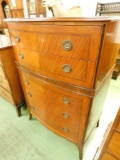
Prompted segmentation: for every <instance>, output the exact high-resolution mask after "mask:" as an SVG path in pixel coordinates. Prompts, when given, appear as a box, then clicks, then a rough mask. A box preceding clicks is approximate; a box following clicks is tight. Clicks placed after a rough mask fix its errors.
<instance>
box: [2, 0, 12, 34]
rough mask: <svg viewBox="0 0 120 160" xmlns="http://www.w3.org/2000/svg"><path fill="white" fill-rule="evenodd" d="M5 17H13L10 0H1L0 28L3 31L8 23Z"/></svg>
mask: <svg viewBox="0 0 120 160" xmlns="http://www.w3.org/2000/svg"><path fill="white" fill-rule="evenodd" d="M5 18H11V12H10V6H9V2H8V0H0V19H1V21H0V29H1V30H2V31H3V30H4V29H5V28H7V25H6V23H5V22H4V21H3V20H4V19H5Z"/></svg>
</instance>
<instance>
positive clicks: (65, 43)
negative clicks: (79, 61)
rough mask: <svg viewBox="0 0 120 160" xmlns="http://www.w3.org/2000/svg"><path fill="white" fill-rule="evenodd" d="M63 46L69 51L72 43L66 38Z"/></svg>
mask: <svg viewBox="0 0 120 160" xmlns="http://www.w3.org/2000/svg"><path fill="white" fill-rule="evenodd" d="M62 47H63V49H64V50H66V51H69V50H71V49H72V43H71V42H70V41H68V40H64V41H63V43H62Z"/></svg>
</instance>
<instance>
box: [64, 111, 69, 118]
mask: <svg viewBox="0 0 120 160" xmlns="http://www.w3.org/2000/svg"><path fill="white" fill-rule="evenodd" d="M62 115H63V117H64V118H69V117H70V116H69V114H67V113H65V112H64V113H63V114H62Z"/></svg>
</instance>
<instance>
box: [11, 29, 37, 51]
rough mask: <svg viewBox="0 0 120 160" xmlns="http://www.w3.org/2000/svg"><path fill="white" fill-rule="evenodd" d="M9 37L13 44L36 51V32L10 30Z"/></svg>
mask: <svg viewBox="0 0 120 160" xmlns="http://www.w3.org/2000/svg"><path fill="white" fill-rule="evenodd" d="M11 39H12V44H13V45H16V46H18V47H21V48H25V49H29V50H30V51H31V50H33V51H38V45H37V36H36V33H29V32H19V31H12V32H11Z"/></svg>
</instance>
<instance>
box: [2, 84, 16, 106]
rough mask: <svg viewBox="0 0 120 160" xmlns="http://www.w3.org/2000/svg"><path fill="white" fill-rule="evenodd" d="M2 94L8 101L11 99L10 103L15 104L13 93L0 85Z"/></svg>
mask: <svg viewBox="0 0 120 160" xmlns="http://www.w3.org/2000/svg"><path fill="white" fill-rule="evenodd" d="M0 96H1V97H3V98H5V99H6V100H7V101H9V102H10V103H12V104H13V105H14V101H13V98H12V96H11V94H10V93H9V92H7V91H6V90H5V89H3V88H2V87H0Z"/></svg>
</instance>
